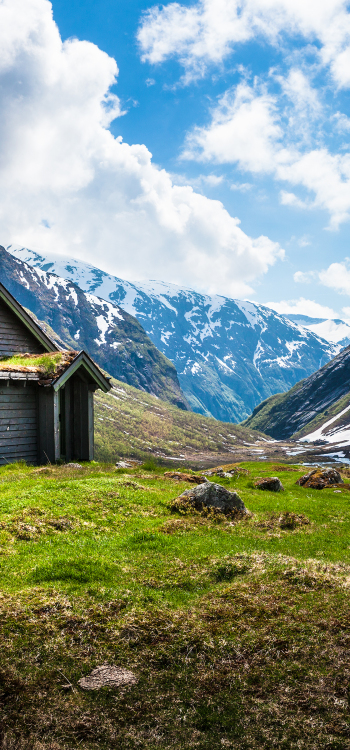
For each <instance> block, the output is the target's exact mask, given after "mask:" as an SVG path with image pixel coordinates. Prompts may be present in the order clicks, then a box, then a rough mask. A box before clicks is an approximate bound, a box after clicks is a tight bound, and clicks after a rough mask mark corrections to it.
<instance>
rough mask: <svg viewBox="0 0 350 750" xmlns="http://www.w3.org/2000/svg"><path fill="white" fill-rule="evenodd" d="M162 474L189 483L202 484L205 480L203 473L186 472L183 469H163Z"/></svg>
mask: <svg viewBox="0 0 350 750" xmlns="http://www.w3.org/2000/svg"><path fill="white" fill-rule="evenodd" d="M164 476H165V477H166V478H167V479H175V480H176V481H178V482H190V483H191V484H202V483H203V482H206V481H207V480H206V478H205V476H204V475H203V474H186V473H185V472H183V471H165V472H164Z"/></svg>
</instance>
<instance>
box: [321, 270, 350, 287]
mask: <svg viewBox="0 0 350 750" xmlns="http://www.w3.org/2000/svg"><path fill="white" fill-rule="evenodd" d="M319 279H320V282H321V284H323V285H324V286H327V287H330V288H331V289H335V291H337V292H340V294H350V269H349V268H348V266H347V264H346V263H331V265H330V266H329V267H328V268H327V269H326V270H324V271H320V273H319Z"/></svg>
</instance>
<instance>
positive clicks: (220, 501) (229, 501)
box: [173, 482, 249, 514]
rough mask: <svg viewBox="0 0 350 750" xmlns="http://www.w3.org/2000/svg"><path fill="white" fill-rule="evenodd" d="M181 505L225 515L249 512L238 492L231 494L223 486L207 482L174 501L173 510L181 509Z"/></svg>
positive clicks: (192, 488)
mask: <svg viewBox="0 0 350 750" xmlns="http://www.w3.org/2000/svg"><path fill="white" fill-rule="evenodd" d="M181 503H184V504H188V505H190V506H193V508H194V509H195V510H203V509H204V508H213V509H214V510H217V511H220V512H221V513H224V514H228V513H232V512H237V511H239V512H240V513H244V514H247V513H248V512H249V511H248V510H247V508H246V507H245V505H244V502H243V500H242V499H241V498H240V496H239V495H238V493H237V492H230V490H227V489H226V487H222V485H221V484H214V483H213V482H205V483H203V484H198V485H197V487H191V489H190V490H185V492H183V493H182V494H181V495H179V497H177V498H176V500H174V503H173V508H174V509H176V507H177V506H179V507H181Z"/></svg>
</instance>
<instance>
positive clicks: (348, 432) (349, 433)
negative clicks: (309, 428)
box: [300, 406, 350, 443]
mask: <svg viewBox="0 0 350 750" xmlns="http://www.w3.org/2000/svg"><path fill="white" fill-rule="evenodd" d="M349 409H350V406H347V407H346V408H345V409H343V411H340V412H339V414H336V416H335V417H332V419H329V420H328V422H325V423H324V424H323V425H322V426H321V427H319V428H318V429H317V430H315V431H314V432H310V433H309V435H306V436H305V437H303V438H300V442H306V443H314V442H315V440H325V441H326V442H327V443H336V442H339V439H340V436H341V435H343V436H344V438H343V439H344V440H349V439H350V429H349V428H348V427H343V428H340V429H339V430H336V429H335V430H334V432H332V431H331V433H330V434H328V435H327V434H325V433H326V432H327V430H328V427H330V425H332V424H333V423H334V422H336V421H337V420H338V419H339V418H340V417H342V416H343V415H344V414H346V412H348V411H349Z"/></svg>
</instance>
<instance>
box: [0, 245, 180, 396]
mask: <svg viewBox="0 0 350 750" xmlns="http://www.w3.org/2000/svg"><path fill="white" fill-rule="evenodd" d="M0 277H1V280H2V281H3V283H4V284H5V286H6V287H7V289H9V291H10V292H11V294H13V295H14V297H16V299H17V300H18V301H19V302H20V303H21V304H22V305H23V306H24V307H26V308H27V309H28V310H29V311H30V312H32V313H33V314H34V315H35V316H36V317H37V319H39V320H40V321H45V324H47V325H48V326H50V327H51V329H53V330H54V331H55V334H56V335H58V337H59V339H60V340H61V341H63V342H64V343H65V345H66V346H68V347H70V348H72V349H75V350H80V349H85V350H86V351H87V352H88V353H89V354H90V356H91V357H92V358H93V359H94V360H95V361H96V362H97V364H99V365H100V366H101V367H103V368H104V369H105V370H107V372H108V373H110V374H111V375H113V376H114V377H116V378H118V379H119V380H121V381H123V382H126V383H129V384H131V385H133V386H135V387H136V388H140V389H141V390H144V391H147V392H149V393H153V394H154V395H156V396H158V397H159V398H162V399H165V400H168V401H169V402H170V403H173V404H176V406H178V407H179V408H182V409H187V408H188V405H187V402H186V400H185V398H184V396H183V393H182V391H181V388H180V385H179V382H178V378H177V374H176V370H175V367H174V365H173V364H172V363H171V362H170V361H169V360H168V359H167V358H166V357H165V356H164V354H162V353H161V352H159V351H158V350H157V349H156V347H155V346H154V344H153V343H152V341H151V340H150V338H149V337H148V336H147V334H146V333H145V331H144V329H143V328H142V326H141V324H140V323H139V321H138V320H136V318H134V317H133V316H132V315H129V313H127V312H125V311H124V310H122V309H121V308H120V307H119V306H118V305H117V304H112V303H111V302H106V301H105V300H102V299H99V297H96V296H95V295H93V294H91V293H86V292H84V291H82V290H81V289H80V288H79V286H77V284H75V283H73V282H71V281H67V280H66V279H63V278H61V277H59V276H56V275H55V274H50V273H46V272H45V271H42V270H41V269H34V268H32V267H31V266H29V265H28V264H27V263H24V262H23V261H20V260H18V259H16V258H14V257H13V256H12V255H10V253H8V252H7V251H6V250H5V249H4V248H3V247H0Z"/></svg>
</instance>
